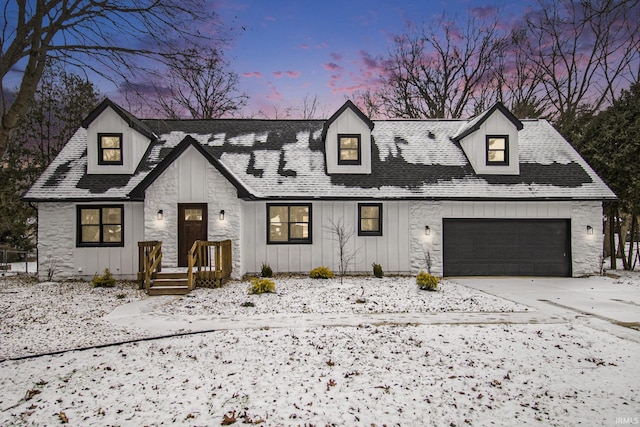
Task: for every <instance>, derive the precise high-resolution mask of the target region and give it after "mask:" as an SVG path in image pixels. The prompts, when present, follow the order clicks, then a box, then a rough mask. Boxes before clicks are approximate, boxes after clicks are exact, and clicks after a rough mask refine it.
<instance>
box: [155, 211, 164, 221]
mask: <svg viewBox="0 0 640 427" xmlns="http://www.w3.org/2000/svg"><path fill="white" fill-rule="evenodd" d="M156 219H157V220H158V221H162V220H163V219H164V212H163V211H162V209H160V210H159V211H158V213H157V214H156Z"/></svg>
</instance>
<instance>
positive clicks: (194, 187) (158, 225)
mask: <svg viewBox="0 0 640 427" xmlns="http://www.w3.org/2000/svg"><path fill="white" fill-rule="evenodd" d="M178 203H207V206H208V209H207V210H208V215H209V218H208V221H209V222H208V227H207V228H208V235H209V237H208V238H209V240H214V241H217V240H226V239H231V241H232V242H233V243H232V254H233V277H240V275H241V255H242V254H241V250H240V224H241V214H242V212H241V208H240V203H241V200H240V199H238V195H237V190H236V188H235V187H234V186H233V185H232V184H231V183H229V181H227V179H226V178H225V177H224V176H223V175H222V174H221V173H220V172H219V171H218V170H217V169H216V168H214V167H213V166H212V165H211V164H210V163H209V162H208V160H207V159H205V158H204V157H203V156H202V155H201V154H200V153H199V152H198V151H197V150H196V149H195V148H193V147H189V148H187V149H186V150H185V152H184V153H182V155H181V156H180V157H179V158H178V159H176V160H175V161H174V162H173V163H172V164H171V165H170V166H169V167H168V168H167V170H165V171H164V173H163V174H162V175H160V176H159V177H158V178H157V179H156V180H155V182H154V183H153V184H151V185H150V186H149V188H148V189H147V191H146V194H145V201H144V240H160V241H162V265H163V266H164V267H175V266H177V265H178V254H177V246H178ZM158 210H162V211H163V219H162V220H158V219H157V212H158ZM221 210H224V211H225V219H224V220H223V221H221V220H220V219H219V213H220V211H221Z"/></svg>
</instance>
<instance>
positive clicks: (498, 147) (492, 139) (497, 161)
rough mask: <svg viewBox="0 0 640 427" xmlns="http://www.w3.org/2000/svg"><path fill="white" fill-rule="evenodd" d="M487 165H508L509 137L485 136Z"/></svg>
mask: <svg viewBox="0 0 640 427" xmlns="http://www.w3.org/2000/svg"><path fill="white" fill-rule="evenodd" d="M487 165H509V137H508V136H507V135H501V136H489V135H487Z"/></svg>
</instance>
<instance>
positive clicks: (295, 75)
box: [286, 70, 300, 79]
mask: <svg viewBox="0 0 640 427" xmlns="http://www.w3.org/2000/svg"><path fill="white" fill-rule="evenodd" d="M286 74H287V76H289V77H291V78H292V79H297V78H298V77H300V71H291V70H287V73H286Z"/></svg>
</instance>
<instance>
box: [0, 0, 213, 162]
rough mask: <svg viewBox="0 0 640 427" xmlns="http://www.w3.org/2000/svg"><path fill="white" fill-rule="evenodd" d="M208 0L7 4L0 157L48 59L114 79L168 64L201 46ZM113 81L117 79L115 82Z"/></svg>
mask: <svg viewBox="0 0 640 427" xmlns="http://www.w3.org/2000/svg"><path fill="white" fill-rule="evenodd" d="M209 10H210V8H209V7H208V6H207V3H206V1H205V0H163V1H156V0H111V1H108V2H107V1H98V0H50V1H45V0H35V1H31V2H26V1H24V0H5V1H4V5H3V7H2V11H3V17H2V18H0V28H1V34H0V51H1V56H0V77H1V80H2V87H0V94H2V95H0V96H3V98H2V122H1V123H0V156H1V155H3V154H4V152H5V150H6V147H7V143H8V141H9V137H10V135H11V133H12V132H13V130H14V129H15V128H16V127H17V126H18V123H19V121H20V119H21V118H22V117H23V116H24V114H25V113H26V112H27V109H28V108H29V105H30V104H31V102H32V101H33V97H34V93H35V91H36V88H37V86H38V82H39V81H40V78H41V77H42V73H43V70H44V67H45V64H46V61H47V59H55V60H58V61H60V62H63V63H66V64H68V65H73V66H77V67H78V68H79V69H81V70H84V71H86V70H90V71H93V72H96V73H98V74H100V75H102V76H104V77H107V78H110V79H114V78H117V77H123V76H130V75H131V74H135V72H136V71H137V70H138V69H140V68H145V67H148V65H149V64H148V62H146V61H145V59H152V60H160V61H163V60H166V59H167V58H172V57H173V56H174V54H175V53H176V52H180V51H183V50H184V47H185V43H186V42H187V41H192V42H196V41H199V40H201V38H202V35H201V34H200V33H199V32H198V27H199V26H200V24H201V23H203V22H207V21H209V19H210V18H212V13H211V12H209ZM16 70H20V72H21V74H22V75H21V80H20V84H19V88H18V90H17V92H16V94H15V97H12V99H11V100H9V99H7V98H6V97H4V93H5V89H7V88H6V87H4V86H5V84H6V78H7V75H8V74H9V73H10V72H15V71H16ZM114 76H116V77H114Z"/></svg>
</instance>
